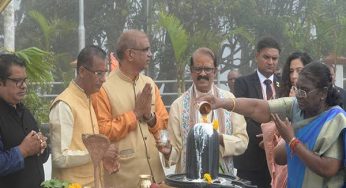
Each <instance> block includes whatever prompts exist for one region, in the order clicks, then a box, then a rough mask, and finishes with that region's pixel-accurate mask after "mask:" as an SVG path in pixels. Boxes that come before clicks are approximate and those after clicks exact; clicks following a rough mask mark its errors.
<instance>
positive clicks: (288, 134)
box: [271, 114, 294, 143]
mask: <svg viewBox="0 0 346 188" xmlns="http://www.w3.org/2000/svg"><path fill="white" fill-rule="evenodd" d="M271 117H272V119H273V121H274V122H275V125H276V129H277V130H278V132H279V134H280V135H281V136H282V138H283V139H284V140H285V141H286V143H289V142H290V141H291V139H292V138H293V137H294V130H293V127H292V124H291V122H290V121H289V120H288V118H287V117H286V118H285V120H284V121H282V120H281V119H280V117H279V115H278V114H271Z"/></svg>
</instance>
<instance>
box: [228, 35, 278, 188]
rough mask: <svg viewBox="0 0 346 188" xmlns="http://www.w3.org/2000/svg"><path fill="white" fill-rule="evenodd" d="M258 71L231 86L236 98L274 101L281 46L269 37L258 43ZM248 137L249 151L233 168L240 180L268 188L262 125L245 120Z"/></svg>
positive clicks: (268, 177)
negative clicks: (276, 71)
mask: <svg viewBox="0 0 346 188" xmlns="http://www.w3.org/2000/svg"><path fill="white" fill-rule="evenodd" d="M256 50H257V52H256V63H257V70H256V71H255V72H254V73H252V74H250V75H246V76H241V77H239V78H238V79H237V80H236V82H235V86H234V94H235V96H236V97H246V98H257V99H266V100H270V99H272V98H275V94H276V92H275V90H276V89H277V88H276V87H278V83H279V80H278V78H277V77H276V76H275V74H274V72H275V70H276V66H277V64H278V59H279V55H280V51H281V49H280V46H279V44H278V43H277V42H276V41H275V40H274V39H272V38H269V37H267V38H263V39H261V40H260V41H259V42H258V43H257V49H256ZM246 122H247V127H246V130H247V133H248V135H249V144H248V148H247V150H246V151H245V153H244V154H243V155H240V156H237V157H234V165H235V168H236V169H237V170H238V172H237V175H238V176H239V177H240V178H243V179H247V180H250V181H251V182H252V183H253V184H255V185H257V186H258V187H264V188H267V187H271V186H270V182H271V177H270V173H269V171H268V167H267V161H266V156H265V151H264V149H263V142H262V140H263V139H262V137H261V134H262V131H261V124H260V123H257V122H255V121H253V120H252V119H250V118H246Z"/></svg>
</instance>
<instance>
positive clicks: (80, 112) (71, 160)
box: [49, 45, 117, 186]
mask: <svg viewBox="0 0 346 188" xmlns="http://www.w3.org/2000/svg"><path fill="white" fill-rule="evenodd" d="M106 73H107V66H106V53H105V51H103V50H102V49H101V48H100V47H97V46H93V45H92V46H87V47H85V48H84V49H82V50H81V52H80V53H79V55H78V58H77V77H76V78H75V79H74V80H72V81H71V82H70V84H69V86H68V87H67V88H66V89H65V90H64V91H63V92H62V93H61V94H60V95H59V96H57V97H56V98H55V100H54V101H53V103H52V106H51V110H50V114H49V125H50V133H51V137H50V139H51V147H52V164H53V168H52V177H53V178H57V179H61V180H66V181H69V182H76V183H80V184H81V185H82V186H93V185H94V171H93V164H92V161H91V159H90V155H89V153H88V151H87V149H86V148H85V146H84V144H83V141H82V134H98V133H99V128H98V124H97V119H96V115H95V111H94V109H93V107H92V103H91V99H90V95H91V94H93V93H95V92H97V91H98V90H99V89H100V88H101V86H102V84H103V82H105V79H106V78H105V76H106ZM112 147H114V146H112ZM112 149H113V150H115V149H116V148H109V150H112ZM106 153H107V152H106ZM113 157H116V156H113ZM114 171H117V169H116V166H115V169H114Z"/></svg>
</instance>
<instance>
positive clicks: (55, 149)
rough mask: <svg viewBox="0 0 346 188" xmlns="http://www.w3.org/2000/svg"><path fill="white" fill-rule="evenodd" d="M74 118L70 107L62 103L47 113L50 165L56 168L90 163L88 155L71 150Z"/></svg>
mask: <svg viewBox="0 0 346 188" xmlns="http://www.w3.org/2000/svg"><path fill="white" fill-rule="evenodd" d="M73 124H74V118H73V115H72V111H71V109H70V107H69V106H68V105H67V104H66V103H65V102H63V101H59V102H58V103H57V104H56V105H54V106H53V107H52V109H51V111H50V113H49V126H50V140H51V149H52V164H53V166H55V167H58V168H69V167H75V166H80V165H83V164H86V163H88V162H90V161H91V159H90V156H89V153H88V152H87V151H81V150H71V149H69V146H70V144H71V141H72V134H73Z"/></svg>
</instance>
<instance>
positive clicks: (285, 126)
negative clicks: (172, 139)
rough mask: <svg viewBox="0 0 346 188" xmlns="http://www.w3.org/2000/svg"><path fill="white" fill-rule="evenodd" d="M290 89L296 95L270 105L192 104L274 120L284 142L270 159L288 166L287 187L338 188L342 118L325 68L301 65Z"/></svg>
mask: <svg viewBox="0 0 346 188" xmlns="http://www.w3.org/2000/svg"><path fill="white" fill-rule="evenodd" d="M295 90H296V91H295V93H296V97H285V98H279V99H275V100H271V101H265V100H260V99H249V98H237V99H234V98H229V99H219V98H215V97H213V96H210V95H204V96H201V97H200V98H198V100H197V101H208V102H210V103H211V104H212V107H213V108H225V109H227V110H230V111H234V112H236V113H239V114H242V115H244V116H247V117H250V118H252V119H254V120H256V121H258V122H262V123H265V122H269V121H270V120H274V122H275V123H276V128H277V129H278V132H279V134H280V135H281V136H282V138H283V139H284V140H285V143H281V144H279V145H277V146H276V148H275V161H276V162H277V163H278V164H282V165H284V164H287V166H288V182H287V187H288V188H300V187H304V188H310V187H311V188H319V187H321V188H322V187H342V186H343V184H344V175H345V172H344V169H343V163H342V162H343V158H344V152H345V151H344V147H343V146H344V143H343V140H344V136H343V130H344V129H345V128H346V117H345V111H344V110H343V109H342V108H341V107H340V106H339V104H341V98H340V96H339V95H338V92H337V90H336V89H335V88H334V86H333V84H332V78H331V74H330V71H329V69H328V67H327V66H326V65H324V64H322V63H318V62H315V63H310V64H308V65H307V66H305V67H304V69H303V70H302V71H301V72H300V74H299V78H298V81H297V84H296V87H295Z"/></svg>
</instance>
